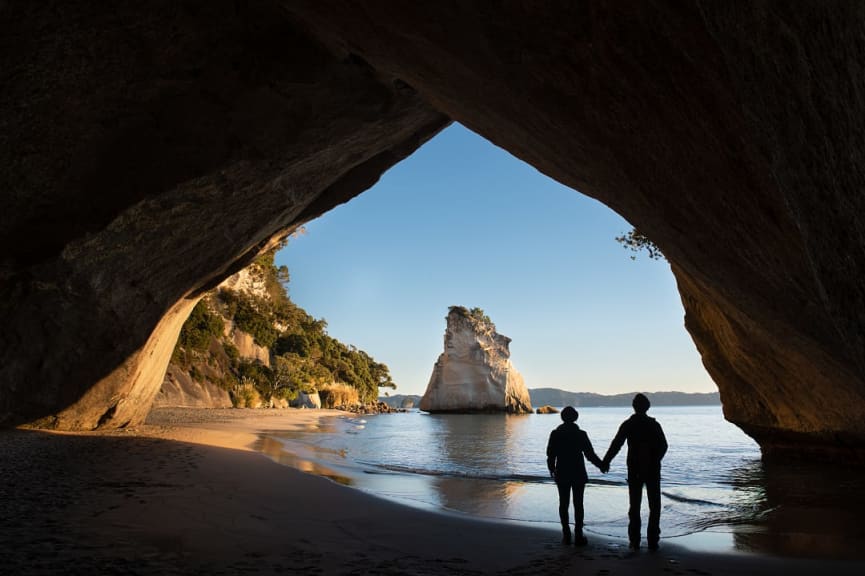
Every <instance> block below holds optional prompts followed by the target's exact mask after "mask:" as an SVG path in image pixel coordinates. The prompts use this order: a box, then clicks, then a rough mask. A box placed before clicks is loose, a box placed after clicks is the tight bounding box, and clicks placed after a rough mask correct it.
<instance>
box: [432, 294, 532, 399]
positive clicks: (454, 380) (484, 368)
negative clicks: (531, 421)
mask: <svg viewBox="0 0 865 576" xmlns="http://www.w3.org/2000/svg"><path fill="white" fill-rule="evenodd" d="M475 310H478V309H475ZM510 341H511V339H510V338H508V337H506V336H502V335H501V334H499V333H497V332H496V327H495V325H494V324H493V323H492V322H491V321H489V318H487V317H485V316H484V315H483V313H482V312H481V313H480V314H477V313H475V311H471V312H470V311H469V310H467V309H466V308H463V307H462V306H451V308H450V311H449V312H448V315H447V329H446V330H445V337H444V352H443V353H442V354H441V355H440V356H439V358H438V360H437V361H436V363H435V366H434V367H433V372H432V376H431V377H430V381H429V385H428V386H427V389H426V392H425V393H424V395H423V398H421V401H420V409H421V410H423V411H425V412H510V413H517V414H519V413H526V412H531V411H532V403H531V399H530V398H529V391H528V389H527V388H526V385H525V384H524V383H523V377H522V376H521V375H520V373H519V372H518V371H517V369H516V368H515V367H514V366H513V364H512V363H511V360H510V355H511V353H510V350H509V349H508V345H509V343H510Z"/></svg>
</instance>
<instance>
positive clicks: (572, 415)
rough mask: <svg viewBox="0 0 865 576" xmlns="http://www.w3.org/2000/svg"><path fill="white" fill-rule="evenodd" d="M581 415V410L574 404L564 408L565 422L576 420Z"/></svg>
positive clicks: (563, 418)
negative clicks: (578, 410)
mask: <svg viewBox="0 0 865 576" xmlns="http://www.w3.org/2000/svg"><path fill="white" fill-rule="evenodd" d="M579 417H580V414H579V412H577V410H576V408H574V407H573V406H565V408H564V410H562V420H564V421H565V422H576V421H577V418H579Z"/></svg>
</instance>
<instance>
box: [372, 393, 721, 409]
mask: <svg viewBox="0 0 865 576" xmlns="http://www.w3.org/2000/svg"><path fill="white" fill-rule="evenodd" d="M636 393H637V392H636V391H634V392H628V393H627V394H611V395H606V394H595V393H594V392H570V391H568V390H559V389H558V388H531V389H529V395H530V396H531V398H532V404H534V405H536V406H544V405H549V406H559V407H561V406H582V407H585V408H591V407H600V406H630V405H631V400H633V398H634V394H636ZM647 394H648V396H649V398H650V399H651V401H652V405H653V406H718V405H720V404H721V398H720V396H719V394H718V392H705V393H691V392H649V393H647ZM420 399H421V397H420V396H419V395H414V394H392V395H390V396H381V397H379V400H381V401H382V402H384V403H386V404H388V405H389V406H391V407H394V408H417V407H418V405H419V404H420Z"/></svg>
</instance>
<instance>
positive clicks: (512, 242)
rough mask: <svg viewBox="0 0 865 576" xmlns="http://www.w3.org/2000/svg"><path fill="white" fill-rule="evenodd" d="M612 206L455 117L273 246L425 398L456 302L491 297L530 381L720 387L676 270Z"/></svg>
mask: <svg viewBox="0 0 865 576" xmlns="http://www.w3.org/2000/svg"><path fill="white" fill-rule="evenodd" d="M630 228H631V227H630V225H629V224H628V223H627V222H626V221H625V220H623V219H622V218H621V217H620V216H618V215H617V214H615V213H614V212H612V211H611V210H609V209H608V208H607V207H606V206H604V205H603V204H601V203H599V202H597V201H595V200H592V199H590V198H587V197H585V196H583V195H581V194H579V193H578V192H575V191H574V190H571V189H569V188H567V187H565V186H562V185H561V184H558V183H557V182H555V181H553V180H551V179H549V178H547V177H546V176H544V175H543V174H540V173H539V172H538V171H537V170H535V169H533V168H532V167H531V166H529V165H527V164H525V163H523V162H521V161H520V160H517V159H515V158H514V157H513V156H511V155H510V154H508V153H507V152H505V151H503V150H501V149H500V148H497V147H495V146H493V145H492V144H491V143H489V142H488V141H486V140H485V139H483V138H481V137H480V136H478V135H476V134H474V133H472V132H471V131H469V130H467V129H466V128H465V127H463V126H461V125H459V124H456V123H455V124H452V125H451V126H449V127H448V128H446V129H445V130H443V131H442V132H441V133H439V134H437V135H436V136H435V137H434V138H433V139H431V140H430V141H429V142H427V143H426V144H425V145H424V146H423V147H422V148H421V149H419V150H417V151H416V152H415V153H414V154H412V155H411V156H410V157H409V158H406V159H405V160H403V161H402V162H400V163H399V164H398V165H396V166H394V167H393V168H392V169H390V170H389V171H388V172H387V173H385V174H384V175H383V176H382V178H381V179H380V180H379V182H377V183H376V184H375V185H374V186H373V187H372V188H370V189H369V190H367V191H365V192H364V193H363V194H361V195H359V196H358V197H356V198H354V199H352V201H351V202H349V203H347V204H345V205H342V206H338V207H336V208H334V209H333V210H331V211H330V212H328V213H327V214H325V215H323V216H321V217H320V218H318V219H316V220H315V221H313V222H310V223H309V224H307V225H306V226H305V233H304V234H302V235H299V236H297V237H294V238H292V239H290V241H289V242H288V245H287V246H286V247H285V248H283V249H282V250H281V251H280V252H279V253H277V255H276V260H277V262H278V263H279V264H285V265H287V266H288V269H289V270H290V272H291V284H290V286H289V293H290V294H291V297H292V299H293V300H294V301H295V303H297V304H299V305H301V306H302V307H303V308H304V309H306V310H307V312H309V313H311V314H313V316H315V317H324V318H325V319H326V320H327V322H328V332H329V333H330V334H331V335H333V336H336V337H337V338H338V339H339V340H341V341H343V342H346V343H352V344H354V345H357V346H359V347H360V348H362V349H363V350H365V351H366V352H369V353H371V354H372V355H373V357H375V358H376V359H377V360H379V361H383V362H386V363H387V365H388V366H389V367H390V371H391V375H392V376H393V378H394V380H395V381H396V382H397V384H398V388H397V391H396V393H397V394H410V395H418V396H420V395H422V394H423V393H424V390H425V389H426V386H427V382H428V381H429V378H430V371H431V370H432V366H433V363H434V361H435V359H436V358H437V357H438V355H439V354H440V353H441V352H442V342H441V336H442V331H443V329H444V325H445V323H444V317H445V316H446V315H447V310H448V308H449V306H451V305H454V304H463V305H466V306H468V307H469V308H471V307H474V306H479V307H481V308H483V309H484V310H485V311H486V312H487V313H488V314H489V316H490V317H491V318H492V320H493V321H494V322H495V323H496V326H497V327H498V329H499V331H500V332H501V333H502V334H504V335H507V336H508V337H510V338H512V341H511V343H510V345H509V347H510V350H511V353H512V360H513V362H514V365H515V366H516V367H517V368H518V369H519V370H520V373H521V374H522V375H523V377H524V379H525V381H526V385H527V386H528V387H529V388H558V389H567V390H573V391H581V392H596V393H601V394H618V393H628V392H634V391H637V390H642V391H668V390H680V391H686V392H715V391H717V387H716V386H715V385H714V383H713V382H712V381H711V379H710V378H709V376H708V375H707V374H706V372H705V369H704V368H703V366H702V364H701V362H700V357H699V354H698V353H697V352H696V350H695V348H694V343H693V341H692V340H691V338H690V336H689V335H688V334H687V332H686V331H685V329H684V324H683V317H684V311H683V309H682V304H681V299H680V298H679V294H678V291H677V289H676V284H675V280H674V278H673V276H672V273H671V272H670V267H669V265H668V264H667V263H666V262H665V261H663V260H662V261H653V260H650V259H649V258H648V257H647V256H646V255H645V253H643V254H642V255H640V256H639V257H636V256H635V257H634V260H631V259H630V258H629V254H630V253H629V252H626V251H625V250H623V247H622V246H621V245H620V244H619V243H617V242H616V241H615V237H616V236H618V235H621V234H623V233H624V232H625V231H627V230H629V229H630Z"/></svg>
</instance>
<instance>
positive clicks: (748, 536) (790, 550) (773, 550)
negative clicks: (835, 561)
mask: <svg viewBox="0 0 865 576" xmlns="http://www.w3.org/2000/svg"><path fill="white" fill-rule="evenodd" d="M755 480H756V481H758V482H759V484H760V486H761V487H762V488H763V490H764V493H765V499H764V500H763V501H762V502H761V507H762V509H763V511H762V513H761V514H760V515H759V516H758V517H756V519H755V520H753V521H752V523H750V524H749V525H745V526H735V525H734V526H733V538H734V542H735V545H736V548H737V549H738V550H741V551H744V552H761V553H769V554H778V555H784V556H808V557H815V556H816V557H827V558H828V557H831V558H850V559H852V558H862V557H863V556H865V533H863V531H862V529H861V527H862V519H863V517H865V477H863V474H862V470H855V469H845V468H840V467H829V466H825V465H823V466H814V465H806V464H764V465H763V466H762V474H761V475H760V477H759V478H755Z"/></svg>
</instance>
